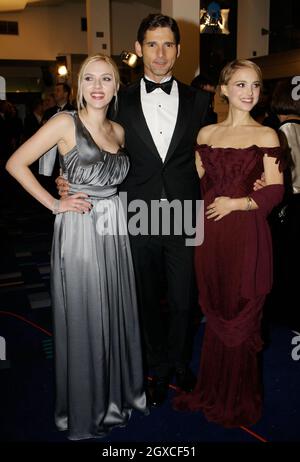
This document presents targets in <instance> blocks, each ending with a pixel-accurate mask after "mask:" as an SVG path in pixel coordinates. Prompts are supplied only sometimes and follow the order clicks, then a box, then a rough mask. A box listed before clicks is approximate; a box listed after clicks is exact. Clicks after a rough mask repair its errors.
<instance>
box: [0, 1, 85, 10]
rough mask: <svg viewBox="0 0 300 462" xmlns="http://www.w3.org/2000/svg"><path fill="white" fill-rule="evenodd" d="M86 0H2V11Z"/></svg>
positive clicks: (0, 6)
mask: <svg viewBox="0 0 300 462" xmlns="http://www.w3.org/2000/svg"><path fill="white" fill-rule="evenodd" d="M83 1H84V0H0V12H4V11H20V10H24V8H26V6H56V5H59V4H61V3H68V2H69V3H70V2H83Z"/></svg>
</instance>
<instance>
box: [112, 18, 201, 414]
mask: <svg viewBox="0 0 300 462" xmlns="http://www.w3.org/2000/svg"><path fill="white" fill-rule="evenodd" d="M135 49H136V53H137V55H138V56H139V57H141V58H143V63H144V77H143V78H142V79H141V80H140V81H138V82H136V83H133V84H132V85H130V86H128V87H126V88H125V89H123V90H122V91H121V92H120V93H119V102H118V106H119V110H118V116H117V121H118V122H119V123H120V124H121V125H122V126H123V127H124V129H125V139H126V149H127V151H128V154H129V157H130V161H131V167H130V170H129V173H128V176H127V177H126V179H125V181H124V183H123V184H122V185H121V188H120V191H121V192H126V193H127V199H128V203H130V201H132V200H135V199H142V200H143V201H145V202H146V203H147V204H148V206H149V208H150V205H151V202H153V201H157V202H159V203H160V205H161V208H162V213H164V208H165V207H167V205H168V204H169V203H170V201H173V200H176V199H177V200H179V201H180V203H181V204H183V201H185V200H188V201H190V202H194V203H195V201H196V199H199V194H200V190H199V179H198V176H197V173H196V168H195V149H194V145H195V140H196V137H197V133H198V131H199V129H200V128H201V126H202V125H205V124H207V120H209V119H208V112H209V95H208V93H206V92H202V91H198V90H196V89H195V88H192V87H190V86H187V85H185V84H183V83H181V82H179V81H178V80H176V79H174V78H173V77H172V70H173V66H174V64H175V61H176V59H177V58H178V57H179V54H180V33H179V28H178V25H177V23H176V21H175V20H174V19H172V18H170V17H168V16H163V15H161V14H151V15H149V16H148V17H147V18H145V19H144V20H143V21H142V23H141V25H140V27H139V30H138V34H137V41H136V43H135ZM150 222H151V216H150ZM149 227H150V226H149ZM173 228H174V223H173V224H172V223H171V229H173ZM185 237H186V236H185V235H184V233H182V234H181V235H175V233H174V232H172V231H171V233H170V234H169V235H164V233H163V232H162V230H161V226H160V230H159V233H158V235H155V234H152V235H151V231H150V230H149V234H148V235H136V236H134V235H131V248H132V255H133V261H134V267H135V275H136V283H137V293H138V301H139V307H140V316H141V322H142V327H143V329H142V332H143V340H144V349H145V359H146V364H147V366H148V367H149V368H151V369H152V370H153V371H154V378H153V380H152V382H151V385H150V390H149V398H150V403H151V404H152V405H153V406H158V405H160V404H162V402H163V401H164V400H165V398H166V396H167V391H168V385H169V381H170V379H172V377H173V375H174V374H175V379H176V383H177V385H178V386H179V387H180V388H181V389H183V390H184V391H186V392H189V391H192V389H193V387H194V386H195V377H194V375H193V374H192V372H191V370H190V369H189V368H188V361H189V358H188V351H187V350H188V344H189V341H190V338H189V336H190V335H191V334H190V329H189V327H190V322H191V314H192V308H193V301H194V300H195V297H194V294H195V282H194V248H193V247H188V246H186V240H185ZM162 279H164V280H165V285H166V293H167V313H165V315H166V316H164V314H163V312H162V308H161V303H160V302H161V300H160V298H161V293H160V290H159V288H160V287H161V280H162Z"/></svg>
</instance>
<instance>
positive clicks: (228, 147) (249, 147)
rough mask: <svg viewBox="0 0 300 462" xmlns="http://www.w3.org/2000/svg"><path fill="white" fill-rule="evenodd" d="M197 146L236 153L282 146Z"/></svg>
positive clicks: (203, 144) (205, 144) (204, 144)
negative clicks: (229, 150)
mask: <svg viewBox="0 0 300 462" xmlns="http://www.w3.org/2000/svg"><path fill="white" fill-rule="evenodd" d="M196 145H197V146H198V147H201V146H206V147H208V148H210V149H223V150H227V149H231V150H234V151H244V150H245V149H253V148H258V149H280V146H257V144H251V146H245V147H243V148H233V147H231V146H227V147H225V146H211V145H209V144H207V143H201V144H198V143H196Z"/></svg>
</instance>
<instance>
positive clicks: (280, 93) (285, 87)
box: [271, 78, 300, 116]
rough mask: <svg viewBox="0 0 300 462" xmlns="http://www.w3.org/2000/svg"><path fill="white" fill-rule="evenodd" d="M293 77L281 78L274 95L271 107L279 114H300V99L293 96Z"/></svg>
mask: <svg viewBox="0 0 300 462" xmlns="http://www.w3.org/2000/svg"><path fill="white" fill-rule="evenodd" d="M291 80H292V78H289V79H284V80H279V81H278V82H277V84H276V87H275V90H274V92H273V95H272V101H271V108H272V110H273V111H274V112H275V114H279V115H292V114H294V115H298V116H299V115H300V101H299V100H296V99H294V98H293V89H294V88H295V85H293V84H292V82H291Z"/></svg>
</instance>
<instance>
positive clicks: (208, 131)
mask: <svg viewBox="0 0 300 462" xmlns="http://www.w3.org/2000/svg"><path fill="white" fill-rule="evenodd" d="M219 125H220V124H211V125H206V126H205V127H203V128H201V130H200V131H199V133H198V136H197V143H198V144H209V140H210V139H211V137H212V135H213V133H215V131H216V130H218V128H219Z"/></svg>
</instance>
